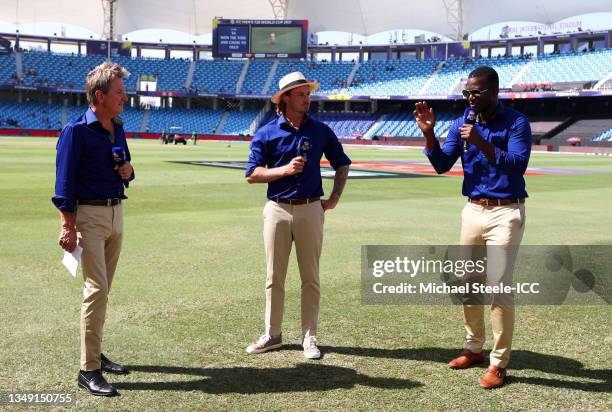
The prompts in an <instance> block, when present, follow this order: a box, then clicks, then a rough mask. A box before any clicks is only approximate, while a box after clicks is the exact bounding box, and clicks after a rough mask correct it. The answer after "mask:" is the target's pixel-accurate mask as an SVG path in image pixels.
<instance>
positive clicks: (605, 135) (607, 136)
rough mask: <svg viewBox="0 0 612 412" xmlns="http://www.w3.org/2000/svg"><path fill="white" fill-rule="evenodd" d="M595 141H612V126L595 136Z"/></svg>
mask: <svg viewBox="0 0 612 412" xmlns="http://www.w3.org/2000/svg"><path fill="white" fill-rule="evenodd" d="M593 141H594V142H612V128H610V129H608V130H606V131H604V132H602V133H601V134H599V135H597V136H595V137H593Z"/></svg>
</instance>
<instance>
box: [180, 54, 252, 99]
mask: <svg viewBox="0 0 612 412" xmlns="http://www.w3.org/2000/svg"><path fill="white" fill-rule="evenodd" d="M243 66H244V61H242V60H198V61H197V62H196V69H195V72H194V75H193V82H192V83H191V87H193V88H196V89H197V90H198V91H199V92H210V93H235V92H236V84H237V83H238V79H239V78H240V73H241V72H242V67H243Z"/></svg>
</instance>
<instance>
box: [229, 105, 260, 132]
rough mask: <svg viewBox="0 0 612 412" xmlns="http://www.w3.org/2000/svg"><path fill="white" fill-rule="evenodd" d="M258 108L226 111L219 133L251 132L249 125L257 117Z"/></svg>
mask: <svg viewBox="0 0 612 412" xmlns="http://www.w3.org/2000/svg"><path fill="white" fill-rule="evenodd" d="M258 114H259V110H243V111H240V110H230V111H227V112H226V115H227V119H226V121H225V124H224V125H223V128H222V129H221V130H219V133H222V134H229V135H247V134H252V131H251V125H252V124H253V122H254V121H255V119H256V118H257V115H258Z"/></svg>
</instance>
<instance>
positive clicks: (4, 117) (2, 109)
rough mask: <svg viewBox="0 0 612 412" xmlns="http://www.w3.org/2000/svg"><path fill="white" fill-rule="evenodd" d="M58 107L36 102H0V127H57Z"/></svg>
mask: <svg viewBox="0 0 612 412" xmlns="http://www.w3.org/2000/svg"><path fill="white" fill-rule="evenodd" d="M61 126H62V125H61V124H60V107H59V106H57V105H48V104H45V103H38V102H23V103H19V104H18V103H14V102H11V103H9V102H0V127H2V128H8V129H46V130H49V129H59V128H60V127H61Z"/></svg>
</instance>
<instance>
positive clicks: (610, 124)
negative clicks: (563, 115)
mask: <svg viewBox="0 0 612 412" xmlns="http://www.w3.org/2000/svg"><path fill="white" fill-rule="evenodd" d="M610 128H612V119H583V120H578V121H576V122H574V123H573V124H571V125H570V126H569V127H567V128H566V129H565V130H563V131H561V132H560V133H558V134H557V135H555V136H554V137H553V138H551V139H550V143H551V144H565V142H566V140H567V139H568V138H571V137H579V138H581V139H582V140H583V142H587V141H592V140H594V138H598V137H600V136H602V135H604V134H605V133H606V132H607V131H608V130H609V129H610ZM597 141H605V139H604V138H602V139H600V140H597Z"/></svg>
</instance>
